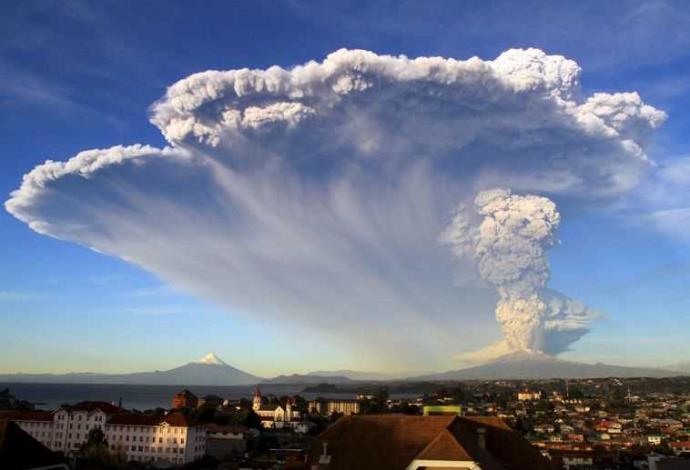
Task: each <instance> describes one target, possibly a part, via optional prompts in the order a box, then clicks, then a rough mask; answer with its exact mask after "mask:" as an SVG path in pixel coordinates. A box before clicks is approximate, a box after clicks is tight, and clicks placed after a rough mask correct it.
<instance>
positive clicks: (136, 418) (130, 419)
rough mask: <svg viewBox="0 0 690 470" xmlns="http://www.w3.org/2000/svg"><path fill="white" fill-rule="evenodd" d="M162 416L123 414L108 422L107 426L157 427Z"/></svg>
mask: <svg viewBox="0 0 690 470" xmlns="http://www.w3.org/2000/svg"><path fill="white" fill-rule="evenodd" d="M162 421H163V416H157V415H145V414H141V413H123V414H119V415H115V416H113V417H111V418H110V419H109V420H108V424H122V425H128V426H158V425H159V424H160V423H161V422H162Z"/></svg>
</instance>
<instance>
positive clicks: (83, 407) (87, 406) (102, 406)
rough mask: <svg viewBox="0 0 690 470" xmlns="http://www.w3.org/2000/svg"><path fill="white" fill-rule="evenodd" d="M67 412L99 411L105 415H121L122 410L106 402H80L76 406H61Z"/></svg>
mask: <svg viewBox="0 0 690 470" xmlns="http://www.w3.org/2000/svg"><path fill="white" fill-rule="evenodd" d="M61 408H64V409H66V410H68V411H88V412H93V411H96V410H100V411H102V412H104V413H105V414H108V415H112V414H115V413H122V411H124V410H123V409H122V408H120V407H118V406H115V405H113V404H112V403H108V402H107V401H80V402H79V403H77V404H76V405H67V406H63V407H61Z"/></svg>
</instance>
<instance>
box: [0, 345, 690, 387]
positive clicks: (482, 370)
mask: <svg viewBox="0 0 690 470" xmlns="http://www.w3.org/2000/svg"><path fill="white" fill-rule="evenodd" d="M683 374H690V363H680V364H676V365H674V366H669V367H668V368H664V369H655V368H648V367H623V366H613V365H608V364H601V363H597V364H585V363H582V362H572V361H565V360H562V359H558V358H556V357H553V356H549V355H546V354H543V353H529V352H517V353H513V354H509V355H506V356H503V357H501V358H498V359H496V360H494V361H492V362H489V363H487V364H483V365H481V366H476V367H470V368H466V369H459V370H451V371H447V372H440V373H432V374H424V375H417V376H413V377H409V378H402V377H396V376H393V375H388V374H383V373H377V372H359V371H353V370H349V369H343V370H337V371H316V372H309V373H307V374H292V375H279V376H277V377H273V378H270V379H265V378H262V377H258V376H256V375H252V374H249V373H247V372H244V371H242V370H240V369H237V368H235V367H233V366H231V365H228V364H226V363H225V362H223V361H222V360H221V359H219V358H218V357H217V356H216V355H214V354H213V353H210V354H207V355H206V356H204V357H202V358H201V359H199V360H197V361H193V362H190V363H188V364H185V365H183V366H180V367H176V368H174V369H170V370H164V371H158V370H157V371H154V372H136V373H132V374H96V373H89V372H86V373H70V374H0V383H10V382H24V383H94V384H95V383H99V384H133V385H180V386H192V385H220V386H233V385H254V384H258V383H265V384H291V385H315V384H321V383H330V384H346V383H353V382H358V381H361V382H367V381H369V382H371V381H387V380H406V381H410V382H413V381H443V380H448V381H451V380H501V379H549V378H573V379H576V378H602V377H672V376H677V375H683Z"/></svg>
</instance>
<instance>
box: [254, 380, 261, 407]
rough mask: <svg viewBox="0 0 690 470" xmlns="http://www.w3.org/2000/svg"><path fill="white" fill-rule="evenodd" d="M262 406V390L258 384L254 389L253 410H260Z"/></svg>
mask: <svg viewBox="0 0 690 470" xmlns="http://www.w3.org/2000/svg"><path fill="white" fill-rule="evenodd" d="M260 408H261V390H259V386H258V385H257V386H256V389H255V390H254V396H253V397H252V410H254V411H259V409H260Z"/></svg>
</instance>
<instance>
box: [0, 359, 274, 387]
mask: <svg viewBox="0 0 690 470" xmlns="http://www.w3.org/2000/svg"><path fill="white" fill-rule="evenodd" d="M261 380H263V379H262V378H261V377H257V376H255V375H252V374H249V373H247V372H244V371H241V370H239V369H237V368H235V367H232V366H230V365H228V364H226V363H225V362H223V361H222V360H221V359H219V358H218V357H217V356H216V355H215V354H213V353H210V354H207V355H206V356H204V357H202V358H201V359H199V360H198V361H194V362H190V363H188V364H185V365H183V366H180V367H175V368H174V369H170V370H163V371H160V370H157V371H154V372H135V373H132V374H95V373H90V372H86V373H71V374H4V375H0V382H34V383H99V384H133V385H134V384H136V385H226V386H228V385H254V384H256V383H259V382H261Z"/></svg>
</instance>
